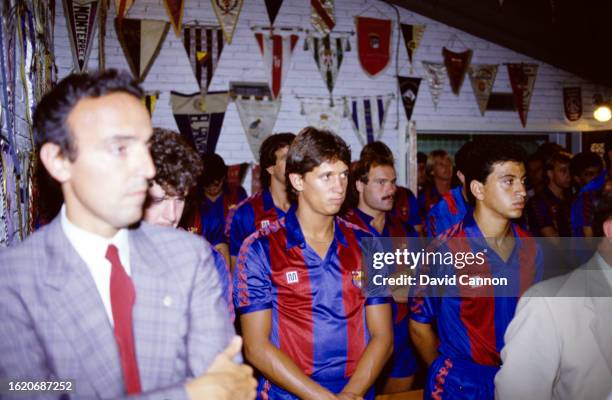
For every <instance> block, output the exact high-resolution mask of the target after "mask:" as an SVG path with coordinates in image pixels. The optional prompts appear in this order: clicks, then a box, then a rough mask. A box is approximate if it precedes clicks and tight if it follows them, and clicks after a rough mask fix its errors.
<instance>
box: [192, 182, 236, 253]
mask: <svg viewBox="0 0 612 400" xmlns="http://www.w3.org/2000/svg"><path fill="white" fill-rule="evenodd" d="M246 197H247V196H246V191H245V190H244V188H243V187H242V186H232V185H228V186H226V187H225V188H224V189H223V193H222V194H221V195H220V196H219V197H217V199H216V200H215V201H210V200H209V199H208V198H207V197H206V196H204V200H203V201H202V204H201V205H200V210H199V211H200V223H201V227H202V235H203V236H204V237H205V238H206V240H208V241H209V242H210V244H212V245H213V246H216V245H218V244H219V243H225V242H227V239H226V237H225V234H224V233H225V218H226V217H227V215H228V212H229V210H231V209H232V208H234V207H236V205H237V204H238V203H240V202H241V201H242V200H244V199H245V198H246Z"/></svg>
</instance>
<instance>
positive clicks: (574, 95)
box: [563, 86, 582, 122]
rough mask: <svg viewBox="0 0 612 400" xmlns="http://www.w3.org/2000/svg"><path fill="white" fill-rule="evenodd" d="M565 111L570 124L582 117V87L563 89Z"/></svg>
mask: <svg viewBox="0 0 612 400" xmlns="http://www.w3.org/2000/svg"><path fill="white" fill-rule="evenodd" d="M563 111H564V113H565V118H566V119H567V120H568V121H569V122H576V121H578V120H579V119H580V118H581V117H582V90H581V89H580V86H575V87H564V88H563Z"/></svg>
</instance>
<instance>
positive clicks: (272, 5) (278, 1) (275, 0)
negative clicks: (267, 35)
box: [265, 0, 283, 26]
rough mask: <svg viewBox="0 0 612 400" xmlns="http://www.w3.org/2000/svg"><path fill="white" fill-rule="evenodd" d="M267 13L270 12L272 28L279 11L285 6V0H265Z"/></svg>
mask: <svg viewBox="0 0 612 400" xmlns="http://www.w3.org/2000/svg"><path fill="white" fill-rule="evenodd" d="M265 1H266V11H267V12H268V18H269V19H270V26H272V25H274V21H275V20H276V16H277V15H278V11H279V10H280V8H281V6H282V5H283V0H265Z"/></svg>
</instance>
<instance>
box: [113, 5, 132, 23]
mask: <svg viewBox="0 0 612 400" xmlns="http://www.w3.org/2000/svg"><path fill="white" fill-rule="evenodd" d="M132 4H134V0H115V11H116V12H117V19H118V20H119V21H121V20H122V19H123V18H124V17H125V16H126V15H127V13H128V11H129V10H130V7H132Z"/></svg>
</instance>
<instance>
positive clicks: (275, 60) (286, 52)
mask: <svg viewBox="0 0 612 400" xmlns="http://www.w3.org/2000/svg"><path fill="white" fill-rule="evenodd" d="M295 32H297V30H290V31H283V32H279V33H267V32H266V33H264V32H257V33H255V40H257V44H258V45H259V51H260V52H261V56H262V57H263V60H264V65H265V68H266V69H267V75H268V83H269V84H270V89H271V90H272V96H274V98H275V99H276V98H278V96H279V95H280V92H281V89H282V86H283V82H284V81H285V78H287V72H288V71H289V68H290V67H291V58H292V56H293V50H294V49H295V45H296V44H297V41H298V39H299V36H298V35H297V34H296V33H295Z"/></svg>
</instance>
